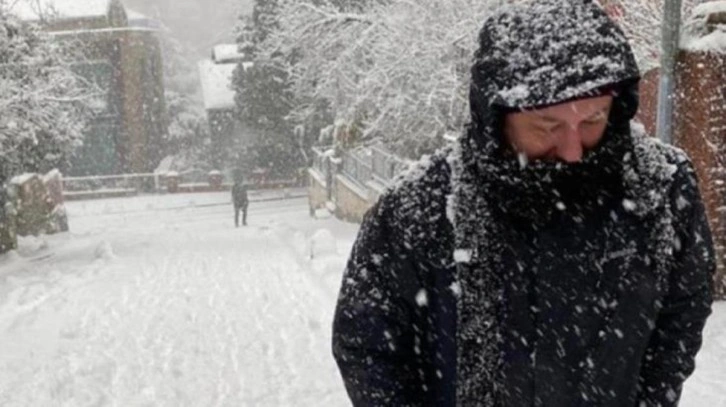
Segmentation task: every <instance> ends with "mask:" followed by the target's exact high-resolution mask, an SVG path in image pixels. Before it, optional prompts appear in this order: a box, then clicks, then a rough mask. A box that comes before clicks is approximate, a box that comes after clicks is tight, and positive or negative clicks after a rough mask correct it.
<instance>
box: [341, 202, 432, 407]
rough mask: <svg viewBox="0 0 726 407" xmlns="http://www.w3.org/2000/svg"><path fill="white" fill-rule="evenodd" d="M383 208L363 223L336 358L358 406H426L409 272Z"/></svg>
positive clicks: (345, 286)
mask: <svg viewBox="0 0 726 407" xmlns="http://www.w3.org/2000/svg"><path fill="white" fill-rule="evenodd" d="M384 207H385V203H383V202H381V201H379V203H378V204H377V205H375V206H374V207H373V208H372V209H371V210H370V211H369V212H368V213H367V214H366V216H365V218H364V220H363V224H362V226H361V229H360V232H359V234H358V237H357V240H356V242H355V244H354V247H353V251H352V253H351V257H350V259H349V261H348V264H347V267H346V270H345V273H344V276H343V282H342V286H341V289H340V294H339V297H338V304H337V309H336V312H335V319H334V322H333V354H334V356H335V359H336V361H337V363H338V367H339V369H340V373H341V375H342V377H343V381H344V382H345V387H346V390H347V391H348V395H349V397H350V399H351V401H352V402H353V405H354V406H389V405H390V406H410V405H420V404H421V403H422V401H421V400H418V399H417V397H420V396H419V395H420V394H421V393H422V391H421V384H420V383H419V382H418V380H417V378H418V373H417V371H418V369H417V368H416V366H415V356H414V344H413V329H414V327H413V326H412V316H411V315H412V312H411V304H410V303H408V302H407V301H406V300H405V299H404V298H405V294H404V293H405V291H406V288H407V287H410V285H409V284H410V283H408V282H407V281H406V280H407V279H408V277H407V276H408V275H410V272H411V270H410V267H407V266H406V260H405V258H404V257H405V256H404V255H403V253H402V250H403V248H402V244H401V242H400V238H399V237H397V236H398V235H400V233H397V227H392V225H391V224H392V223H395V222H393V220H392V218H391V217H392V215H391V213H390V212H389V211H387V210H386V209H385V208H384ZM417 390H418V391H417Z"/></svg>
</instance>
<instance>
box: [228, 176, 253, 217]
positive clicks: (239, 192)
mask: <svg viewBox="0 0 726 407" xmlns="http://www.w3.org/2000/svg"><path fill="white" fill-rule="evenodd" d="M232 203H233V204H234V226H235V227H239V212H240V210H241V211H242V225H243V226H247V205H248V204H249V199H248V198H247V186H246V185H245V184H244V177H243V176H242V175H241V174H240V173H239V172H235V177H234V185H233V186H232Z"/></svg>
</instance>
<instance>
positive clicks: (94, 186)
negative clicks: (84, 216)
mask: <svg viewBox="0 0 726 407" xmlns="http://www.w3.org/2000/svg"><path fill="white" fill-rule="evenodd" d="M160 175H161V174H154V173H142V174H118V175H93V176H85V177H63V178H62V180H63V190H64V191H69V192H77V191H98V190H135V191H144V192H157V193H158V192H160V190H161V183H160V180H159V177H160Z"/></svg>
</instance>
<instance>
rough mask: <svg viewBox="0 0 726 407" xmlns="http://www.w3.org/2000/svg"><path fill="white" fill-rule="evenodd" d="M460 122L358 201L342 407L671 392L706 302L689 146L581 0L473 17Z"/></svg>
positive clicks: (338, 322) (340, 330) (696, 343)
mask: <svg viewBox="0 0 726 407" xmlns="http://www.w3.org/2000/svg"><path fill="white" fill-rule="evenodd" d="M479 41H480V48H479V50H478V51H477V52H476V54H475V62H474V65H473V68H472V83H471V90H470V104H471V115H472V120H471V123H470V125H469V127H468V129H467V131H466V133H465V134H464V135H463V136H462V137H461V139H460V140H459V142H458V143H457V144H456V145H455V146H452V147H450V148H448V149H444V150H443V151H440V152H438V153H437V154H434V155H433V156H432V157H428V158H427V159H424V160H422V161H421V163H419V164H418V165H417V166H416V167H415V168H413V169H412V170H411V171H409V173H408V174H406V175H404V176H402V177H401V179H400V180H399V181H398V182H397V183H396V185H395V186H393V187H392V188H391V189H390V190H389V191H388V192H387V193H386V194H384V195H383V196H382V197H381V199H380V200H379V201H378V203H377V204H376V205H375V206H374V207H373V208H372V209H371V210H370V211H369V212H368V214H367V215H366V217H365V219H364V221H363V224H362V226H361V230H360V234H359V236H358V238H357V241H356V244H355V246H354V248H353V252H352V254H351V258H350V260H349V263H348V266H347V268H346V271H345V275H344V278H343V282H342V287H341V291H340V296H339V300H338V307H337V310H336V315H335V321H334V328H333V329H334V332H333V352H334V355H335V358H336V360H337V362H338V365H339V368H340V371H341V374H342V377H343V380H344V382H345V385H346V389H347V391H348V394H349V396H350V398H351V400H352V401H353V404H354V405H356V406H388V405H390V406H420V405H438V406H454V405H461V406H613V407H614V406H675V405H677V403H678V399H679V396H680V393H681V389H682V384H683V382H684V380H685V379H686V378H687V377H688V376H689V375H690V373H691V372H692V371H693V369H694V357H695V354H696V352H697V351H698V349H699V348H700V345H701V330H702V328H703V326H704V323H705V320H706V317H707V316H708V315H709V313H710V306H711V294H710V292H711V291H710V290H711V281H712V280H711V279H712V273H713V269H714V259H713V249H712V243H711V236H710V232H709V229H708V225H707V222H706V218H705V215H704V209H703V204H702V201H701V198H700V194H699V191H698V185H697V180H696V175H695V173H694V170H693V168H692V165H691V163H690V161H689V160H688V158H687V157H686V156H685V155H684V154H683V153H682V152H681V151H680V150H678V149H676V148H673V147H670V146H666V145H663V144H661V143H659V142H658V141H657V140H655V139H653V138H650V137H646V136H645V135H644V132H643V130H642V127H638V126H637V125H634V124H631V119H632V118H633V117H634V115H635V112H636V110H637V105H638V96H637V86H638V81H639V73H638V69H637V66H636V64H635V61H634V57H633V55H632V51H631V49H630V47H629V45H628V43H627V41H626V39H625V38H624V36H623V33H622V32H621V31H620V30H619V29H618V28H617V26H615V25H614V24H613V23H612V22H611V21H610V20H609V19H608V17H607V16H606V15H605V13H604V12H603V11H602V10H601V9H600V8H599V7H598V6H596V5H594V4H592V2H590V1H587V0H573V1H566V0H535V1H524V2H518V3H517V4H515V5H510V6H507V7H506V8H504V9H503V10H502V11H500V12H499V13H497V14H495V15H493V16H492V17H491V18H489V19H488V20H487V22H486V23H485V24H484V27H483V28H482V30H481V32H480V37H479Z"/></svg>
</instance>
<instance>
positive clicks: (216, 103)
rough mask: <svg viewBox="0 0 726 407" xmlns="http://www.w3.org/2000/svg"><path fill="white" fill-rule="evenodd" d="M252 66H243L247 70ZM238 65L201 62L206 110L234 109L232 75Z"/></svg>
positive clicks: (201, 78) (200, 74) (200, 72)
mask: <svg viewBox="0 0 726 407" xmlns="http://www.w3.org/2000/svg"><path fill="white" fill-rule="evenodd" d="M250 65H251V64H243V66H245V68H247V67H248V66H250ZM236 67H237V64H215V63H214V62H213V61H211V60H208V59H207V60H203V61H200V62H199V78H200V80H201V82H202V96H203V98H204V108H205V109H206V110H211V109H231V108H234V106H235V105H234V90H232V87H231V85H232V74H233V73H234V69H235V68H236Z"/></svg>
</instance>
